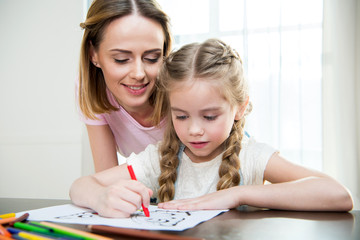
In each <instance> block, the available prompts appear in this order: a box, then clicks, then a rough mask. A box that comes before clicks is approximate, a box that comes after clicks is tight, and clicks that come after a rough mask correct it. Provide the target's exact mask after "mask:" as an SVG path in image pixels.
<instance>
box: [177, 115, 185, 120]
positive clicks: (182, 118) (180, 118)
mask: <svg viewBox="0 0 360 240" xmlns="http://www.w3.org/2000/svg"><path fill="white" fill-rule="evenodd" d="M187 118H188V117H187V116H185V115H181V116H176V119H178V120H185V119H187Z"/></svg>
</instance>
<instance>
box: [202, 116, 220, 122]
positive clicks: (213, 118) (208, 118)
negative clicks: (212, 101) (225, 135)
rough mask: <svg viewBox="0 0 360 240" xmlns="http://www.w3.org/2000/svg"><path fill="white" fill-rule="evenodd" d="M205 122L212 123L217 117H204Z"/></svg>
mask: <svg viewBox="0 0 360 240" xmlns="http://www.w3.org/2000/svg"><path fill="white" fill-rule="evenodd" d="M204 118H205V119H206V120H209V121H213V120H215V119H216V118H217V116H204Z"/></svg>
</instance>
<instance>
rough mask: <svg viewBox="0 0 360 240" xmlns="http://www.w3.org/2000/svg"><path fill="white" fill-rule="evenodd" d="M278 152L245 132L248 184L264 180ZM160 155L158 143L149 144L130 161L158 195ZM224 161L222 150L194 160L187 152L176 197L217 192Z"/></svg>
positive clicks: (243, 162)
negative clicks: (208, 158)
mask: <svg viewBox="0 0 360 240" xmlns="http://www.w3.org/2000/svg"><path fill="white" fill-rule="evenodd" d="M275 152H276V150H275V149H274V148H272V147H270V146H269V145H267V144H264V143H259V142H256V141H255V139H254V138H252V137H251V138H247V137H246V136H244V140H243V142H242V148H241V151H240V156H239V158H240V169H241V172H242V176H243V182H244V185H261V184H263V182H264V171H265V168H266V165H267V162H268V160H269V159H270V157H271V156H272V155H273V153H275ZM159 159H160V156H159V152H158V145H149V146H148V147H147V148H146V149H145V150H144V151H143V152H141V153H139V154H131V155H130V157H129V158H128V159H127V162H128V164H131V165H132V166H133V169H134V172H135V175H136V177H137V180H138V181H141V182H142V183H143V184H145V185H146V186H147V187H148V188H150V189H152V190H153V192H154V195H153V197H155V198H157V191H158V189H159V183H158V177H159V175H160V164H159ZM221 161H222V154H220V155H218V156H217V157H215V158H214V159H212V160H210V161H208V162H203V163H194V162H192V161H191V159H190V158H189V157H188V156H187V155H186V154H185V152H183V154H182V158H181V159H180V163H179V167H178V170H177V171H178V177H177V180H176V183H175V196H174V199H184V198H193V197H198V196H202V195H205V194H208V193H212V192H215V191H216V185H217V183H218V181H219V174H218V170H219V166H220V164H221Z"/></svg>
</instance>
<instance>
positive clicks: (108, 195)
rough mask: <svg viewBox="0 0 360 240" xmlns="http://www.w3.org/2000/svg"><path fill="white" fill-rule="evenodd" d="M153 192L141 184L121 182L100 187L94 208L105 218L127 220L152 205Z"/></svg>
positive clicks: (127, 181) (129, 181)
mask: <svg viewBox="0 0 360 240" xmlns="http://www.w3.org/2000/svg"><path fill="white" fill-rule="evenodd" d="M151 195H152V190H151V189H149V188H147V187H145V185H143V184H142V183H141V182H138V181H134V180H119V181H117V182H116V183H114V184H111V185H109V186H106V187H100V188H99V189H98V191H97V193H96V196H97V198H96V199H95V201H94V206H93V207H92V208H93V209H94V210H95V211H97V213H98V214H99V215H101V216H103V217H113V218H126V217H129V216H130V214H132V213H134V212H135V211H136V210H137V209H139V208H141V203H143V204H144V206H145V207H148V206H149V205H150V196H151Z"/></svg>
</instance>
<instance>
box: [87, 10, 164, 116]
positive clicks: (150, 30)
mask: <svg viewBox="0 0 360 240" xmlns="http://www.w3.org/2000/svg"><path fill="white" fill-rule="evenodd" d="M164 40H165V38H164V33H163V29H162V27H161V25H160V24H159V23H157V22H155V21H153V20H151V19H148V18H144V17H141V16H138V15H129V16H125V17H121V18H119V19H116V20H114V21H112V22H111V23H110V24H109V25H108V26H107V27H106V29H105V31H104V35H103V39H102V41H101V43H100V45H99V47H98V49H97V50H95V49H94V48H93V47H92V48H91V52H90V55H91V61H92V62H93V63H97V67H99V68H101V70H102V72H103V74H104V78H105V82H106V85H107V87H108V89H109V90H110V91H111V92H112V94H113V95H114V96H115V97H116V99H117V101H118V102H119V104H120V105H121V106H122V107H123V108H125V109H126V110H127V111H128V112H129V113H132V112H139V111H140V112H141V111H146V110H144V109H147V108H148V107H149V101H148V99H149V97H150V95H151V93H152V91H153V88H154V84H155V80H156V77H157V74H158V70H159V67H160V65H161V63H162V57H163V45H164Z"/></svg>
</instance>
